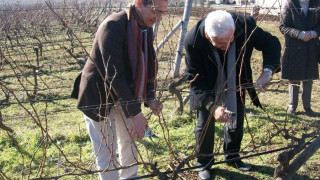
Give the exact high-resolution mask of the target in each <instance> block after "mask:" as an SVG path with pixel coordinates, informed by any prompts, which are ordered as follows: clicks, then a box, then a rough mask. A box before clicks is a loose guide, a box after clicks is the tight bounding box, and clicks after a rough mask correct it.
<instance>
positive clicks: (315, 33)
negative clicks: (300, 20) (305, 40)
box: [310, 31, 318, 38]
mask: <svg viewBox="0 0 320 180" xmlns="http://www.w3.org/2000/svg"><path fill="white" fill-rule="evenodd" d="M310 34H311V37H312V38H316V37H317V36H318V33H317V32H316V31H310Z"/></svg>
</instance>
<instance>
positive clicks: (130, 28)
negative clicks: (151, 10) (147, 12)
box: [127, 6, 157, 100]
mask: <svg viewBox="0 0 320 180" xmlns="http://www.w3.org/2000/svg"><path fill="white" fill-rule="evenodd" d="M127 15H128V25H127V38H128V54H129V61H130V67H131V74H132V79H133V87H134V93H135V99H138V96H139V92H140V84H141V83H144V86H143V87H144V89H143V93H142V98H143V99H144V100H146V98H147V97H146V94H147V87H150V86H149V84H148V83H151V84H153V83H154V82H155V79H156V72H157V62H156V59H155V52H154V49H153V44H152V38H153V37H152V36H153V32H152V28H147V44H146V46H147V47H146V48H147V51H148V52H147V54H148V55H147V56H148V57H144V55H143V49H144V48H145V47H143V43H142V42H143V38H142V35H141V30H142V29H143V28H144V23H143V20H142V19H141V17H140V15H139V14H138V12H137V11H136V9H135V7H134V6H131V7H130V8H129V10H128V11H127ZM143 58H144V59H143ZM143 62H147V68H146V69H145V74H144V77H145V78H144V79H143V78H142V77H143V71H142V68H143V67H142V66H144V65H145V64H144V63H143Z"/></svg>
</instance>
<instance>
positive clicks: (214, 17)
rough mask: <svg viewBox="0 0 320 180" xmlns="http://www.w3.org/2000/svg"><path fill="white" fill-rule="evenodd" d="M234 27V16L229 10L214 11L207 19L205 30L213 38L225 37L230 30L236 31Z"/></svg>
mask: <svg viewBox="0 0 320 180" xmlns="http://www.w3.org/2000/svg"><path fill="white" fill-rule="evenodd" d="M234 29H235V26H234V21H233V18H232V16H231V14H230V13H228V12H227V11H223V10H217V11H212V12H210V13H209V14H208V16H207V18H206V19H205V28H204V30H205V32H206V33H207V35H208V36H209V37H210V38H211V39H214V38H215V37H225V36H226V35H227V33H228V32H229V31H230V30H233V31H234Z"/></svg>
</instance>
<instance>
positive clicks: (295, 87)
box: [289, 80, 313, 109]
mask: <svg viewBox="0 0 320 180" xmlns="http://www.w3.org/2000/svg"><path fill="white" fill-rule="evenodd" d="M300 84H301V81H291V80H290V81H289V101H290V105H289V106H291V107H292V108H293V109H297V107H298V101H299V89H300ZM312 84H313V81H312V80H309V81H302V103H303V108H304V109H306V108H310V102H311V93H312Z"/></svg>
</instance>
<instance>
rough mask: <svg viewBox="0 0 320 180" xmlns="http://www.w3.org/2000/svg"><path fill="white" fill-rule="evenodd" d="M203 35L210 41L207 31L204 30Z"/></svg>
mask: <svg viewBox="0 0 320 180" xmlns="http://www.w3.org/2000/svg"><path fill="white" fill-rule="evenodd" d="M204 36H205V37H206V39H208V40H209V41H210V38H209V35H208V34H207V32H204Z"/></svg>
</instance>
